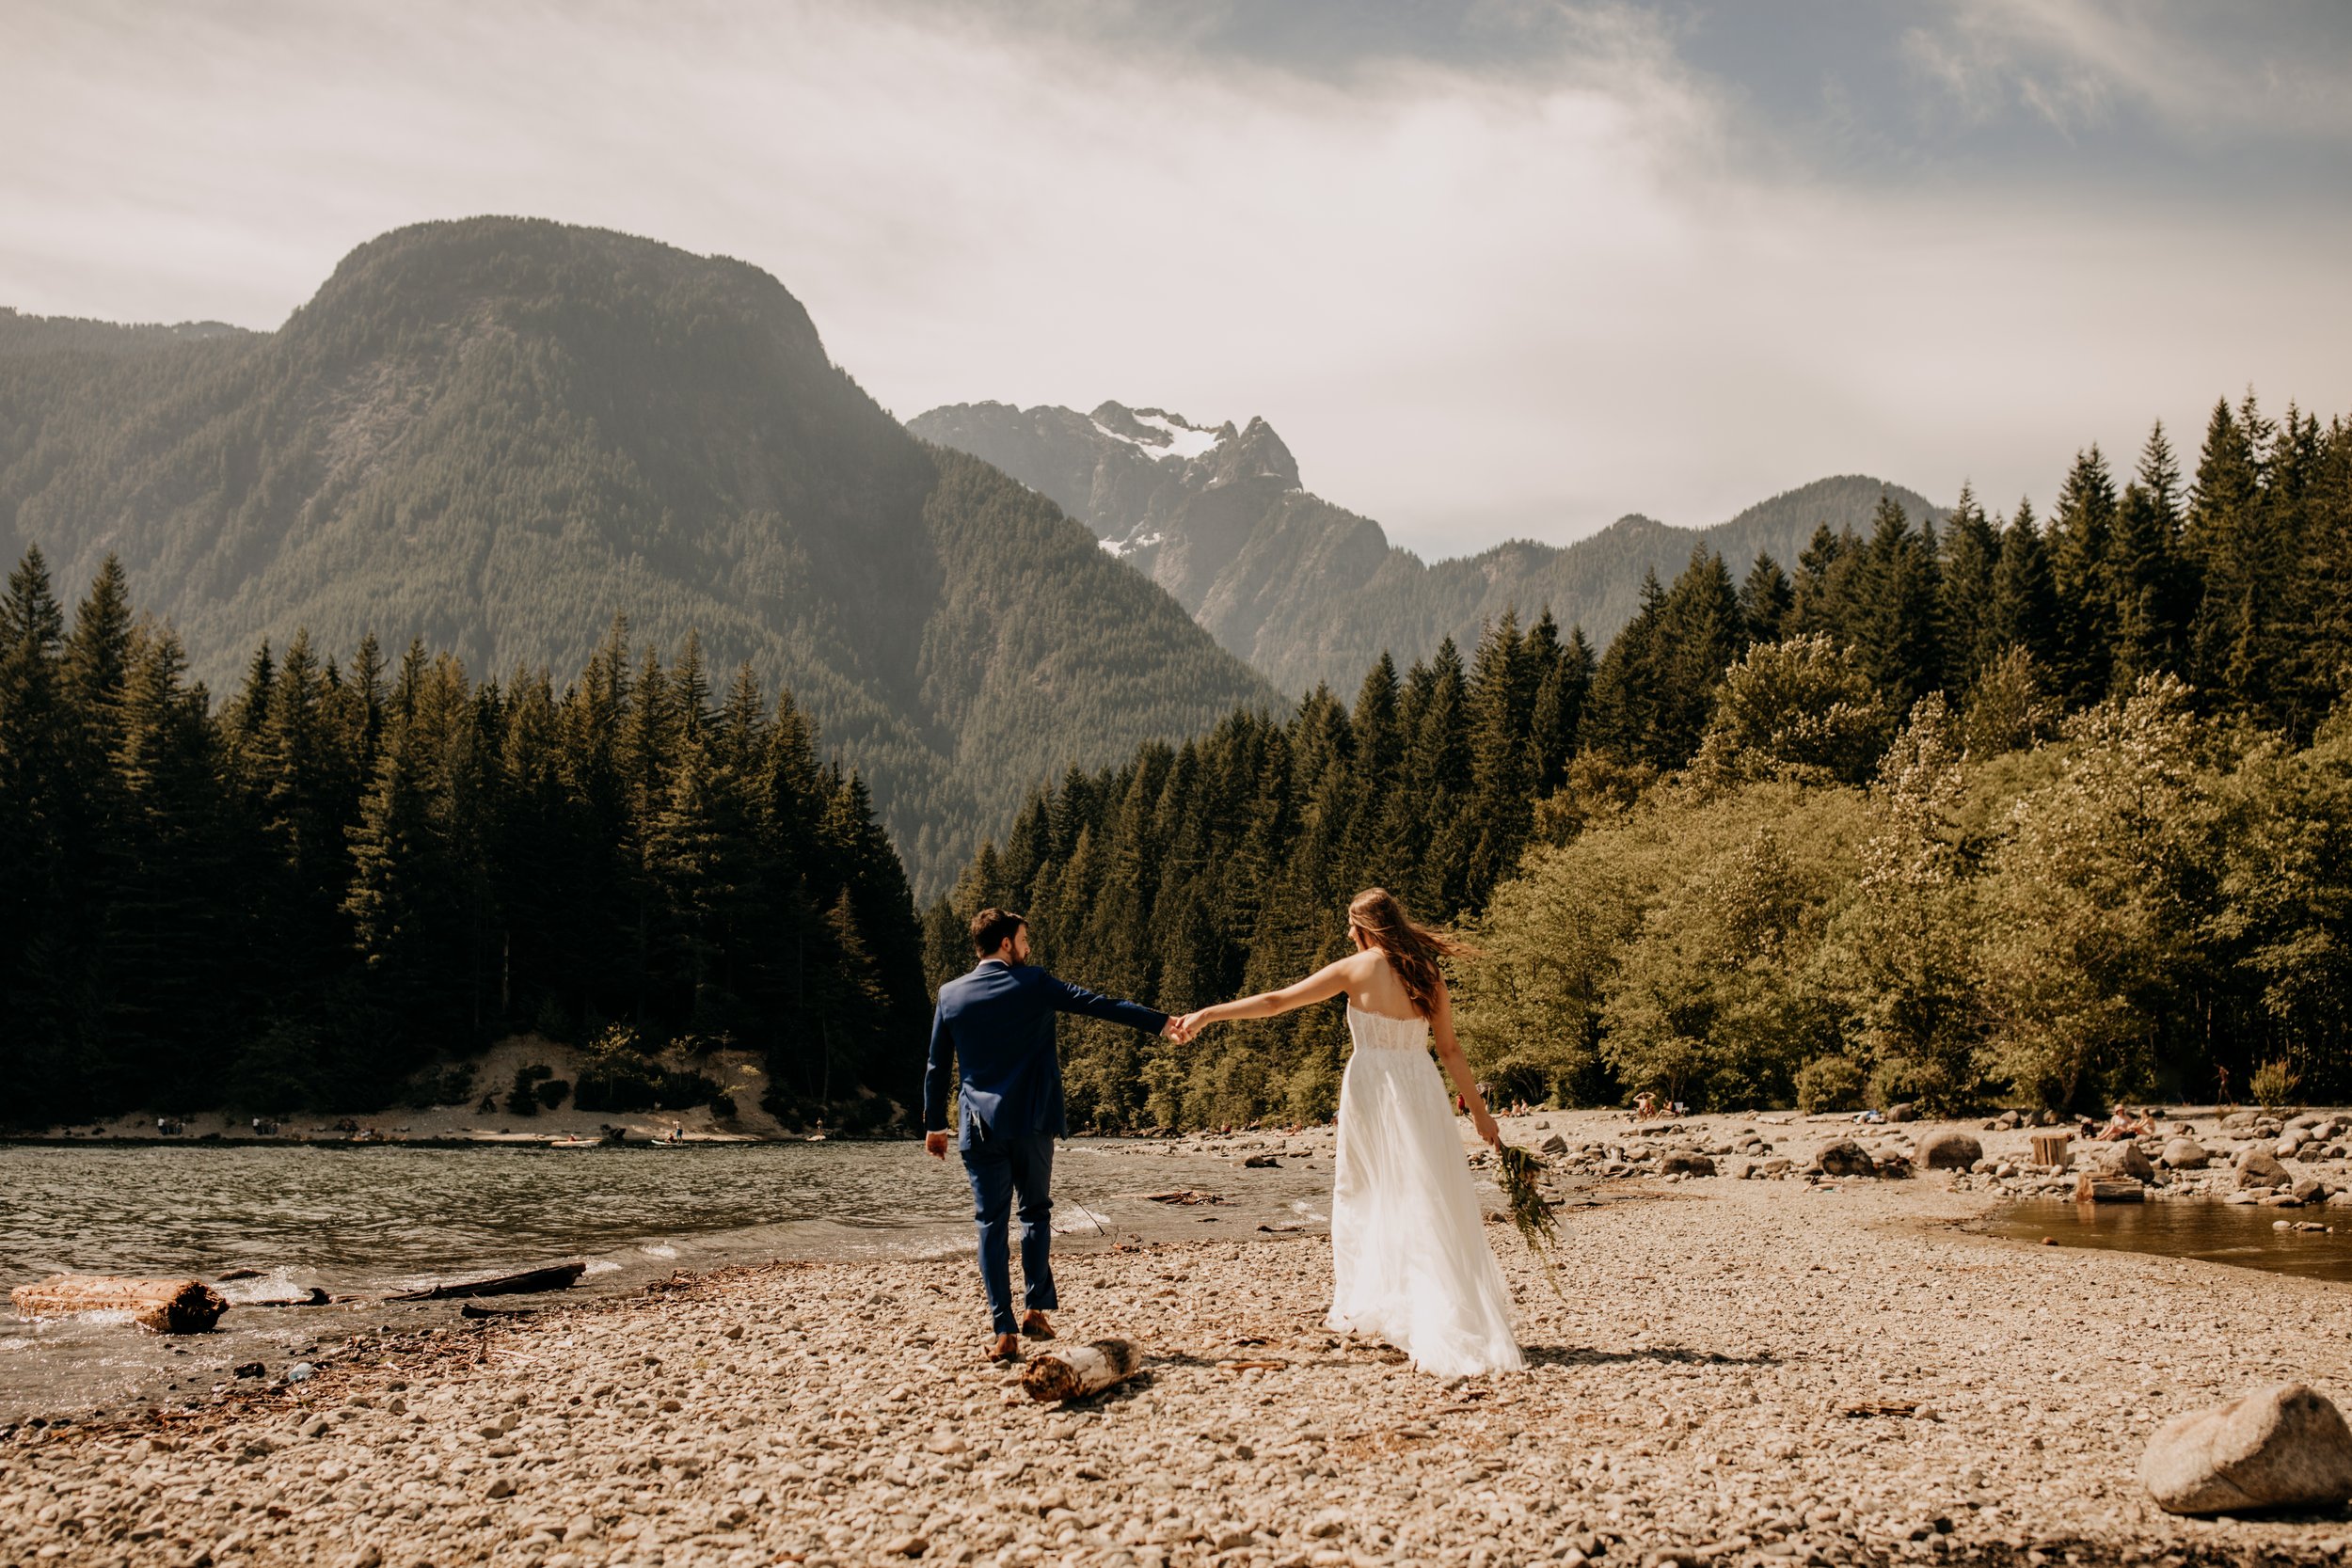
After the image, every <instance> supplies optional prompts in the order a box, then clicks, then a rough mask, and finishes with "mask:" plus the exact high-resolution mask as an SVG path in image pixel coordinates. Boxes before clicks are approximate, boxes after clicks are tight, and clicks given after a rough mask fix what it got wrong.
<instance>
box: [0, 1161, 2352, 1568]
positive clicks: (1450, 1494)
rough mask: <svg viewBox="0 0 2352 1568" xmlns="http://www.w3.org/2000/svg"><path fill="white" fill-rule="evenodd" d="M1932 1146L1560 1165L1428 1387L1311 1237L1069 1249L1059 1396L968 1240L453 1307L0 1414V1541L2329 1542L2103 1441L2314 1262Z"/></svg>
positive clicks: (1482, 1557) (408, 1544)
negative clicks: (1953, 1170)
mask: <svg viewBox="0 0 2352 1568" xmlns="http://www.w3.org/2000/svg"><path fill="white" fill-rule="evenodd" d="M1557 1119H1558V1120H1559V1121H1560V1123H1561V1125H1562V1126H1563V1128H1566V1129H1571V1130H1572V1129H1573V1127H1574V1126H1575V1125H1576V1124H1577V1123H1578V1118H1574V1117H1561V1118H1557ZM1328 1136H1329V1134H1328V1132H1327V1131H1325V1132H1319V1133H1309V1134H1305V1135H1303V1136H1300V1137H1295V1138H1292V1139H1290V1140H1287V1141H1286V1142H1284V1143H1283V1147H1286V1148H1290V1149H1292V1150H1293V1151H1294V1152H1295V1153H1301V1152H1303V1153H1309V1154H1311V1153H1312V1152H1313V1151H1314V1150H1315V1148H1317V1147H1318V1146H1319V1145H1320V1144H1321V1143H1322V1142H1323V1141H1324V1140H1327V1138H1328ZM1278 1141H1279V1140H1278ZM1240 1148H1241V1146H1239V1145H1236V1146H1235V1151H1236V1166H1237V1169H1236V1179H1237V1180H1240V1179H1241V1173H1240V1172H1239V1170H1238V1154H1239V1151H1240ZM1950 1181H1951V1179H1950V1178H1947V1177H1945V1176H1942V1175H1937V1176H1932V1177H1923V1178H1920V1179H1916V1180H1904V1181H1882V1180H1867V1179H1855V1180H1846V1181H1838V1182H1826V1183H1821V1184H1819V1185H1808V1184H1805V1183H1803V1182H1797V1181H1786V1180H1784V1181H1758V1180H1736V1179H1733V1178H1730V1177H1727V1176H1719V1177H1715V1178H1704V1179H1699V1180H1689V1181H1677V1182H1674V1183H1671V1184H1666V1183H1659V1182H1654V1181H1653V1182H1633V1183H1612V1184H1609V1185H1606V1186H1603V1187H1600V1188H1597V1189H1594V1190H1593V1191H1592V1192H1591V1193H1590V1194H1588V1195H1587V1196H1588V1198H1597V1199H1611V1198H1615V1199H1617V1200H1614V1201H1593V1202H1588V1204H1587V1206H1581V1207H1574V1208H1570V1209H1568V1210H1565V1211H1564V1212H1563V1216H1562V1217H1563V1221H1564V1240H1565V1259H1566V1260H1565V1270H1564V1278H1563V1284H1564V1286H1565V1294H1562V1295H1558V1296H1555V1295H1554V1294H1553V1293H1552V1291H1551V1290H1550V1288H1549V1285H1548V1284H1547V1282H1546V1280H1545V1277H1544V1275H1543V1274H1542V1272H1541V1270H1540V1269H1539V1268H1538V1267H1537V1265H1536V1264H1535V1263H1534V1260H1533V1259H1531V1258H1530V1255H1529V1254H1528V1253H1527V1251H1526V1250H1525V1249H1524V1248H1523V1247H1522V1246H1521V1244H1520V1243H1519V1242H1518V1238H1517V1237H1516V1235H1515V1234H1513V1233H1512V1232H1511V1231H1510V1230H1509V1229H1508V1228H1507V1227H1503V1226H1500V1225H1496V1226H1493V1227H1490V1228H1489V1232H1488V1233H1489V1236H1490V1238H1491V1239H1492V1241H1493V1243H1494V1245H1495V1248H1496V1250H1497V1253H1498V1255H1499V1256H1500V1257H1501V1258H1502V1259H1503V1263H1504V1267H1505V1269H1506V1271H1507V1273H1508V1275H1509V1276H1510V1278H1511V1281H1512V1286H1513V1290H1514V1292H1515V1294H1516V1296H1517V1298H1518V1310H1519V1313H1520V1328H1521V1338H1522V1339H1523V1340H1524V1342H1525V1343H1526V1345H1527V1346H1528V1347H1529V1352H1530V1360H1531V1363H1532V1364H1531V1366H1530V1368H1529V1370H1527V1371H1526V1372H1524V1373H1518V1374H1511V1375H1506V1376H1498V1377H1493V1378H1488V1379H1482V1380H1477V1381H1474V1382H1470V1383H1459V1384H1446V1383H1442V1382H1440V1381H1438V1380H1437V1379H1434V1378H1430V1377H1427V1376H1424V1375H1422V1374H1421V1373H1419V1372H1417V1371H1415V1370H1412V1369H1411V1368H1410V1367H1408V1366H1405V1365H1402V1364H1400V1361H1399V1358H1398V1357H1396V1356H1395V1355H1394V1354H1392V1353H1390V1352H1388V1351H1386V1350H1385V1349H1383V1348H1382V1347H1378V1346H1375V1345H1368V1344H1360V1343H1356V1342H1350V1341H1343V1339H1341V1338H1338V1337H1336V1336H1333V1335H1330V1334H1327V1332H1325V1330H1324V1329H1323V1327H1322V1325H1321V1317H1322V1308H1323V1306H1324V1299H1325V1293H1326V1291H1327V1281H1328V1268H1329V1248H1328V1244H1327V1242H1326V1241H1325V1240H1324V1239H1323V1238H1322V1237H1321V1236H1320V1235H1313V1234H1310V1235H1291V1236H1267V1237H1258V1238H1255V1239H1252V1240H1248V1241H1238V1240H1235V1239H1232V1238H1228V1237H1223V1236H1220V1237H1219V1238H1218V1239H1217V1240H1216V1241H1207V1242H1183V1243H1161V1244H1154V1245H1151V1246H1147V1247H1143V1248H1140V1249H1136V1250H1107V1249H1100V1250H1094V1251H1091V1252H1089V1251H1084V1250H1080V1249H1079V1248H1077V1247H1074V1246H1073V1247H1065V1248H1064V1249H1063V1252H1062V1267H1061V1275H1062V1281H1061V1282H1062V1292H1063V1299H1064V1302H1065V1310H1064V1312H1063V1313H1062V1314H1061V1318H1060V1321H1061V1324H1062V1327H1063V1330H1064V1333H1065V1337H1067V1338H1091V1337H1096V1336H1109V1335H1120V1336H1129V1337H1133V1338H1137V1339H1139V1340H1140V1341H1141V1342H1142V1343H1143V1345H1144V1346H1145V1348H1146V1350H1147V1352H1148V1354H1149V1357H1150V1359H1149V1365H1148V1373H1147V1375H1146V1376H1145V1377H1144V1378H1143V1379H1141V1380H1139V1381H1138V1382H1136V1384H1133V1385H1130V1386H1127V1387H1126V1388H1123V1389H1121V1390H1120V1391H1118V1392H1117V1393H1115V1394H1114V1395H1112V1396H1110V1397H1107V1398H1105V1399H1104V1400H1102V1401H1100V1402H1096V1403H1094V1404H1091V1405H1089V1406H1086V1407H1083V1408H1071V1409H1053V1408H1046V1407H1040V1406H1035V1405H1032V1404H1030V1403H1029V1402H1027V1401H1026V1400H1025V1398H1023V1397H1022V1396H1021V1395H1020V1393H1019V1391H1018V1386H1017V1384H1016V1382H1015V1380H1014V1377H1013V1375H1012V1374H1011V1373H1009V1372H1007V1371H1005V1370H997V1369H991V1368H987V1367H984V1366H982V1365H981V1364H980V1363H979V1362H978V1361H977V1350H978V1348H979V1345H980V1343H981V1339H982V1329H983V1327H984V1323H983V1320H982V1317H981V1315H980V1313H979V1310H978V1306H977V1286H976V1283H975V1278H974V1274H973V1270H972V1268H971V1265H970V1264H969V1262H968V1261H966V1260H963V1259H947V1260H943V1261H938V1262H903V1263H889V1264H882V1265H873V1264H857V1265H849V1264H790V1263H784V1264H777V1265H773V1266H771V1267H764V1268H756V1269H742V1270H728V1271H723V1272H721V1273H718V1274H714V1275H705V1276H702V1277H700V1278H691V1279H680V1280H677V1281H675V1282H673V1283H671V1284H668V1285H665V1286H660V1287H657V1288H655V1289H654V1290H653V1291H649V1292H647V1293H646V1294H644V1295H642V1296H635V1297H629V1298H626V1299H621V1300H616V1301H607V1302H596V1303H580V1304H570V1305H551V1306H548V1307H545V1308H543V1309H541V1310H539V1311H537V1312H534V1313H531V1314H529V1315H526V1316H517V1317H501V1318H497V1319H493V1320H489V1321H487V1322H478V1321H477V1322H463V1321H460V1320H458V1319H457V1318H456V1316H455V1313H454V1310H452V1312H451V1314H450V1316H449V1318H448V1320H447V1321H446V1322H445V1323H444V1324H443V1325H442V1326H439V1327H437V1328H436V1329H433V1330H431V1331H428V1332H425V1333H421V1334H409V1335H401V1336H391V1335H383V1336H378V1337H373V1338H362V1339H359V1340H355V1341H352V1342H349V1343H346V1344H342V1345H340V1346H335V1347H332V1354H327V1355H323V1356H322V1357H320V1358H319V1370H318V1373H317V1375H316V1376H315V1377H312V1378H310V1379H309V1380H308V1381H306V1382H302V1383H298V1384H294V1385H290V1386H276V1387H271V1388H266V1389H261V1390H258V1391H254V1392H250V1393H239V1392H237V1391H236V1390H235V1389H234V1388H232V1389H230V1391H229V1392H227V1393H226V1394H224V1395H223V1396H222V1397H221V1398H220V1400H219V1401H218V1402H215V1403H214V1404H212V1405H210V1406H208V1407H206V1408H204V1409H201V1410H198V1411H194V1412H190V1413H188V1414H186V1415H184V1416H181V1417H177V1418H173V1419H170V1420H169V1421H167V1422H162V1423H158V1422H155V1421H153V1420H151V1419H150V1420H147V1421H144V1422H136V1423H124V1422H117V1423H112V1424H100V1425H77V1426H72V1427H67V1428H63V1429H58V1428H50V1429H47V1430H45V1431H31V1430H26V1431H22V1432H20V1433H17V1434H16V1436H15V1438H14V1440H13V1441H11V1442H9V1443H8V1444H7V1445H6V1446H0V1561H5V1562H24V1563H35V1562H45V1561H57V1560H63V1561H70V1562H73V1563H84V1562H89V1563H100V1562H108V1561H135V1562H149V1561H155V1562H173V1563H183V1564H188V1563H202V1562H205V1561H208V1560H209V1561H210V1562H212V1563H215V1564H220V1565H229V1564H239V1563H244V1562H268V1563H278V1562H289V1563H291V1562H327V1563H338V1562H340V1563H346V1564H352V1565H361V1568H365V1565H375V1564H385V1565H391V1568H408V1565H410V1564H416V1563H434V1564H447V1563H463V1562H493V1563H501V1564H504V1563H516V1564H525V1563H535V1564H545V1565H547V1568H565V1565H569V1564H603V1563H622V1562H631V1563H654V1562H660V1563H668V1564H677V1563H703V1562H709V1563H746V1564H748V1563H767V1562H775V1561H792V1560H799V1561H803V1562H808V1563H818V1562H835V1563H866V1562H871V1561H876V1560H898V1561H904V1560H907V1559H908V1558H909V1557H910V1556H913V1555H916V1554H918V1553H919V1555H920V1558H921V1560H924V1561H928V1562H937V1561H950V1562H971V1561H986V1562H1007V1563H1014V1564H1028V1563H1036V1562H1089V1563H1101V1564H1121V1563H1133V1564H1136V1565H1151V1564H1155V1563H1170V1564H1172V1563H1195V1562H1208V1561H1212V1560H1215V1561H1217V1562H1222V1563H1231V1564H1237V1565H1238V1564H1244V1563H1248V1564H1252V1565H1271V1564H1298V1565H1305V1564H1340V1563H1358V1562H1374V1561H1382V1562H1386V1561H1397V1562H1403V1561H1435V1562H1462V1563H1470V1564H1503V1563H1515V1562H1535V1561H1564V1562H1575V1561H1578V1560H1582V1559H1586V1558H1599V1559H1600V1560H1603V1561H1604V1562H1605V1563H1607V1564H1610V1565H1612V1568H1614V1565H1616V1564H1639V1563H1644V1562H1659V1561H1663V1560H1668V1559H1669V1557H1672V1558H1674V1559H1675V1560H1684V1561H1699V1560H1706V1561H1710V1562H1726V1563H1786V1562H1808V1561H1816V1560H1820V1561H1830V1562H1848V1561H1892V1560H1947V1561H1996V1562H2006V1561H2021V1562H2023V1561H2042V1560H2047V1561H2049V1562H2052V1563H2063V1562H2068V1561H2084V1562H2104V1561H2144V1560H2171V1561H2181V1562H2187V1561H2223V1560H2229V1561H2252V1560H2256V1559H2257V1558H2264V1559H2266V1560H2279V1559H2280V1558H2284V1559H2288V1560H2311V1561H2327V1560H2340V1558H2341V1555H2342V1554H2343V1553H2344V1551H2345V1550H2346V1549H2347V1548H2352V1525H2348V1524H2347V1523H2346V1522H2345V1521H2344V1519H2343V1518H2341V1517H2339V1518H2336V1519H2323V1520H2282V1521H2281V1520H2274V1521H2262V1522H2255V1521H2244V1522H2241V1521H2223V1522H2196V1521H2188V1520H2180V1519H2174V1518H2171V1517H2169V1516H2168V1515H2165V1514H2163V1513H2159V1512H2157V1511H2156V1510H2155V1509H2154V1508H2153V1506H2152V1505H2151V1504H2150V1503H2149V1502H2148V1501H2147V1500H2146V1499H2145V1497H2144V1495H2143V1494H2142V1493H2141V1491H2140V1488H2139V1487H2138V1485H2137V1481H2135V1479H2134V1468H2135V1465H2136V1464H2137V1459H2138V1456H2139V1452H2140V1449H2141V1447H2142V1444H2143V1442H2144V1440H2145V1437H2146V1434H2147V1433H2148V1432H2149V1431H2150V1430H2151V1429H2152V1428H2153V1426H2154V1425H2155V1424H2156V1423H2157V1422H2158V1421H2159V1420H2161V1419H2163V1418H2166V1417H2169V1416H2170V1415H2173V1414H2176V1413H2178V1412H2181V1411H2184V1410H2188V1409H2192V1408H2196V1407H2200V1406H2202V1405H2205V1404H2209V1403H2212V1402H2217V1401H2219V1400H2221V1399H2223V1398H2226V1397H2228V1396H2230V1395H2232V1394H2234V1393H2236V1392H2238V1391H2240V1390H2242V1389H2244V1388H2246V1387H2248V1386H2255V1385H2261V1384H2266V1383H2271V1382H2276V1381H2280V1380H2284V1379H2289V1378H2296V1379H2306V1380H2309V1381H2311V1382H2312V1383H2314V1384H2316V1385H2317V1386H2320V1387H2321V1388H2322V1389H2323V1390H2326V1391H2327V1392H2328V1393H2330V1394H2331V1395H2332V1396H2334V1397H2335V1398H2337V1399H2338V1400H2339V1401H2340V1402H2347V1403H2352V1337H2348V1335H2352V1315H2348V1314H2347V1313H2346V1311H2345V1307H2346V1305H2347V1295H2346V1292H2345V1291H2344V1289H2343V1288H2341V1287H2336V1286H2328V1285H2324V1284H2319V1283H2315V1282H2312V1281H2308V1280H2302V1279H2296V1278H2291V1277H2285V1276H2280V1275H2265V1274H2256V1273H2251V1272H2248V1271H2242V1270H2236V1269H2231V1268H2225V1267H2220V1266H2217V1265H2209V1264H2202V1263H2196V1262H2188V1261H2180V1260H2173V1259H2155V1258H2144V1257H2138V1256H2135V1255H2131V1254H2124V1253H2111V1252H2097V1251H2086V1250H2073V1249H2059V1248H2046V1247H2038V1246H2027V1245H2021V1244H2018V1243H2007V1242H2001V1241H1996V1240H1994V1239H1990V1238H1987V1237H1983V1236H1979V1235H1975V1234H1972V1233H1970V1232H1968V1231H1966V1230H1964V1229H1963V1228H1961V1224H1962V1222H1964V1221H1965V1220H1967V1219H1968V1218H1970V1217H1972V1216H1974V1215H1976V1214H1979V1213H1980V1212H1982V1211H1983V1210H1984V1209H1985V1208H1986V1207H1987V1206H1989V1204H1990V1203H1991V1202H1993V1201H1994V1198H1993V1196H1991V1195H1989V1194H1988V1193H1986V1192H1985V1191H1984V1190H1983V1187H1982V1183H1981V1181H1980V1180H1979V1183H1978V1184H1977V1187H1976V1190H1973V1191H1954V1190H1952V1187H1951V1185H1950ZM1643 1193H1646V1194H1647V1196H1633V1195H1636V1194H1643ZM247 1387H250V1385H247Z"/></svg>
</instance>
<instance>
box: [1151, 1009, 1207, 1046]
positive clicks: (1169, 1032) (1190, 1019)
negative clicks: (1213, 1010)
mask: <svg viewBox="0 0 2352 1568" xmlns="http://www.w3.org/2000/svg"><path fill="white" fill-rule="evenodd" d="M1206 1010H1207V1009H1205V1008H1203V1009H1201V1011H1206ZM1200 1027H1201V1019H1200V1013H1199V1012H1190V1013H1185V1014H1184V1015H1183V1016H1181V1017H1170V1018H1169V1019H1168V1022H1167V1024H1166V1025H1165V1026H1163V1027H1162V1028H1161V1030H1160V1033H1161V1035H1162V1036H1164V1037H1167V1038H1168V1039H1171V1040H1174V1041H1175V1042H1176V1043H1177V1044H1178V1045H1183V1044H1184V1042H1185V1041H1187V1040H1189V1039H1191V1038H1192V1037H1193V1036H1195V1035H1197V1034H1199V1033H1200Z"/></svg>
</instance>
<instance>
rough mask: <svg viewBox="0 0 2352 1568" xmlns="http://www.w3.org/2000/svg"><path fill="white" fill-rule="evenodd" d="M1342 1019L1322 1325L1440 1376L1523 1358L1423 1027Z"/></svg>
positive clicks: (1360, 1017) (1518, 1363) (1352, 1015)
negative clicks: (1342, 1067)
mask: <svg viewBox="0 0 2352 1568" xmlns="http://www.w3.org/2000/svg"><path fill="white" fill-rule="evenodd" d="M1347 1025H1348V1033H1349V1034H1350V1035H1351V1036H1353V1037H1354V1039H1355V1050H1354V1052H1353V1053H1352V1054H1350V1056H1349V1057H1348V1062H1347V1073H1346V1076H1345V1077H1344V1078H1343V1080H1342V1081H1341V1085H1340V1149H1339V1169H1338V1172H1337V1174H1336V1175H1335V1176H1334V1177H1333V1179H1332V1182H1331V1274H1332V1279H1331V1315H1330V1318H1329V1320H1328V1322H1329V1323H1330V1326H1331V1327H1332V1328H1334V1329H1338V1330H1341V1331H1342V1332H1346V1333H1355V1334H1370V1335H1375V1336H1377V1337H1378V1338H1382V1339H1385V1340H1387V1341H1388V1342H1389V1343H1390V1344H1391V1345H1394V1346H1395V1347H1396V1348H1397V1349H1399V1350H1401V1351H1403V1352H1405V1354H1407V1355H1409V1356H1411V1357H1412V1360H1413V1365H1415V1366H1416V1367H1419V1368H1420V1369H1422V1370H1423V1371H1427V1372H1435V1373H1437V1374H1438V1375H1439V1376H1441V1377H1456V1376H1466V1375H1471V1374H1475V1373H1479V1372H1488V1371H1497V1370H1516V1369H1518V1368H1519V1367H1523V1366H1525V1365H1526V1360H1525V1358H1524V1357H1522V1356H1521V1355H1520V1354H1519V1345H1518V1338H1517V1337H1516V1336H1515V1335H1514V1334H1513V1333H1512V1331H1511V1294H1510V1291H1509V1289H1508V1288H1507V1287H1506V1286H1505V1285H1504V1284H1503V1282H1502V1269H1501V1268H1499V1267H1498V1266H1497V1265H1496V1263H1495V1259H1494V1254H1493V1253H1492V1252H1491V1251H1489V1250H1488V1249H1487V1246H1486V1227H1485V1225H1484V1223H1483V1222H1482V1221H1481V1219H1480V1217H1479V1212H1478V1196H1477V1194H1476V1193H1475V1192H1474V1191H1473V1190H1472V1188H1471V1186H1470V1165H1469V1163H1468V1161H1467V1160H1466V1159H1465V1158H1464V1155H1463V1152H1462V1140H1461V1134H1460V1133H1459V1132H1457V1131H1456V1129H1455V1125H1454V1108H1453V1105H1452V1103H1451V1102H1450V1101H1448V1100H1447V1099H1446V1093H1445V1086H1444V1085H1443V1084H1442V1083H1441V1082H1440V1081H1439V1079H1438V1064H1437V1063H1436V1061H1435V1060H1433V1059H1432V1058H1431V1056H1430V1054H1429V1025H1428V1024H1427V1023H1426V1022H1424V1021H1422V1020H1420V1019H1397V1018H1389V1017H1386V1016H1385V1015H1382V1014H1379V1013H1367V1012H1364V1011H1362V1010H1361V1009H1360V1008H1357V1007H1354V1006H1350V1007H1349V1008H1348V1010H1347Z"/></svg>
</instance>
